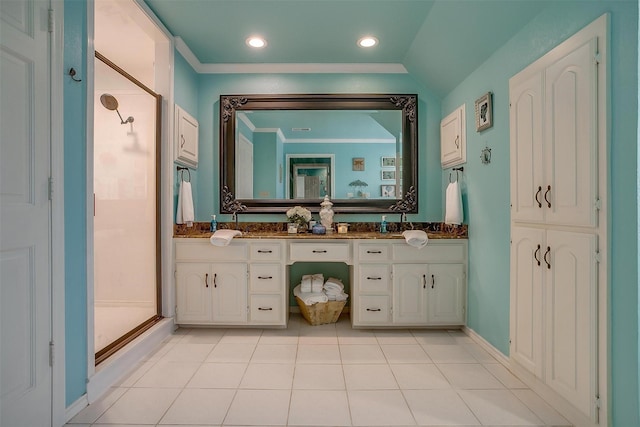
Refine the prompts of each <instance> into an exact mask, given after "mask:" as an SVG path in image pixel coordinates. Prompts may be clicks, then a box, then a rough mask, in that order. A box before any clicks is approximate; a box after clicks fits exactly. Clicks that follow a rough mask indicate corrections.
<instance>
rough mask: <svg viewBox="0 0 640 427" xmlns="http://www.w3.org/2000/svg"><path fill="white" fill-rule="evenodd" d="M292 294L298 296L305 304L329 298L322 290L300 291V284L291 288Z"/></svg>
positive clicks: (325, 300)
mask: <svg viewBox="0 0 640 427" xmlns="http://www.w3.org/2000/svg"><path fill="white" fill-rule="evenodd" d="M293 295H295V296H297V297H298V298H300V299H301V300H302V302H304V303H305V304H306V305H313V304H315V303H317V302H327V301H329V298H328V297H327V295H326V294H325V293H324V292H302V291H301V290H300V285H298V286H296V287H295V288H293Z"/></svg>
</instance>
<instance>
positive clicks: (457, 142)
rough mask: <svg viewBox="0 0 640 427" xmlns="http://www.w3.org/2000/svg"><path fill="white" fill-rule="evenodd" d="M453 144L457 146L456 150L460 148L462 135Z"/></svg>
mask: <svg viewBox="0 0 640 427" xmlns="http://www.w3.org/2000/svg"><path fill="white" fill-rule="evenodd" d="M453 142H454V143H455V144H456V148H460V135H456V140H455V141H453Z"/></svg>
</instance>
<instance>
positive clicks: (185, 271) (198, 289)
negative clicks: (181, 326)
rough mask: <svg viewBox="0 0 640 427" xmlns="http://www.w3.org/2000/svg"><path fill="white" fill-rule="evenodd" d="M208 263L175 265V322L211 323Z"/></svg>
mask: <svg viewBox="0 0 640 427" xmlns="http://www.w3.org/2000/svg"><path fill="white" fill-rule="evenodd" d="M210 268H211V265H210V264H209V263H185V262H179V263H176V305H177V307H176V322H177V323H211V286H212V285H213V282H212V276H211V271H210Z"/></svg>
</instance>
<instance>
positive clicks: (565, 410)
mask: <svg viewBox="0 0 640 427" xmlns="http://www.w3.org/2000/svg"><path fill="white" fill-rule="evenodd" d="M462 331H463V332H464V333H465V334H467V336H469V338H471V339H472V340H473V341H475V342H476V344H478V345H480V347H482V348H483V349H484V350H486V351H487V352H488V353H489V354H491V355H492V356H493V357H494V358H496V360H497V361H498V362H500V364H501V365H502V366H504V367H505V368H507V369H508V370H509V371H511V373H512V374H513V375H515V376H516V377H517V378H518V379H519V380H520V381H522V382H523V383H525V385H526V386H527V387H529V388H530V389H531V390H533V391H534V392H535V393H536V394H537V395H538V396H540V397H541V398H542V399H543V400H544V401H545V402H547V403H548V404H549V405H550V406H551V407H553V409H555V410H556V411H558V412H559V413H560V415H562V416H563V417H565V418H566V419H567V421H569V422H570V423H571V424H573V425H574V426H579V427H607V422H606V421H602V422H601V423H600V424H596V423H593V422H592V421H591V420H590V419H589V418H588V417H586V416H585V415H584V414H583V413H582V412H580V411H579V410H578V409H576V408H575V407H574V406H573V405H572V404H571V403H569V402H568V401H567V400H566V399H565V398H564V397H562V396H560V395H559V394H558V393H556V392H555V391H554V390H552V389H551V388H550V387H549V386H548V385H546V384H545V383H543V382H542V381H540V380H539V379H538V378H537V377H536V376H534V375H533V374H532V373H530V372H529V371H527V370H526V369H525V368H523V367H521V366H520V365H518V364H517V363H516V362H513V361H512V360H511V359H510V358H509V357H508V356H505V355H504V354H503V353H502V352H500V350H498V349H497V348H495V347H494V346H493V345H491V343H490V342H489V341H487V340H485V339H484V338H482V337H481V336H480V335H478V333H477V332H476V331H474V330H473V329H471V328H469V327H468V326H465V327H463V328H462Z"/></svg>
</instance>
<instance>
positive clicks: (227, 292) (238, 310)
mask: <svg viewBox="0 0 640 427" xmlns="http://www.w3.org/2000/svg"><path fill="white" fill-rule="evenodd" d="M211 270H212V273H213V296H212V298H213V313H212V316H213V321H214V323H245V322H246V321H247V307H248V306H247V275H248V273H247V264H241V263H235V264H234V263H229V264H213V266H212V269H211Z"/></svg>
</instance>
